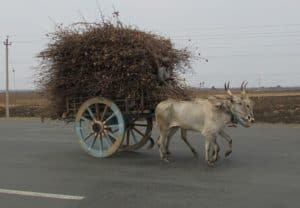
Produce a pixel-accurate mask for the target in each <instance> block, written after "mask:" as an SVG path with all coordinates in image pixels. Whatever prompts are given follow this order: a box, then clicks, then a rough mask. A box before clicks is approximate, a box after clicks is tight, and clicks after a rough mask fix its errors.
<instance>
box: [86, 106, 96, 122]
mask: <svg viewBox="0 0 300 208" xmlns="http://www.w3.org/2000/svg"><path fill="white" fill-rule="evenodd" d="M86 109H87V111H88V112H89V114H90V116H91V117H92V119H93V120H95V116H94V114H93V112H92V111H91V109H90V108H89V107H87V108H86Z"/></svg>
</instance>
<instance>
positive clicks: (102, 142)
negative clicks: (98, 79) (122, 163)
mask: <svg viewBox="0 0 300 208" xmlns="http://www.w3.org/2000/svg"><path fill="white" fill-rule="evenodd" d="M75 130H76V134H77V135H78V138H79V143H80V145H81V146H82V148H83V149H84V150H85V151H86V152H87V153H88V154H90V155H92V156H94V157H99V158H102V157H109V156H111V155H113V154H114V153H115V152H116V151H118V149H119V148H120V146H121V145H122V143H123V138H124V130H125V123H124V118H123V115H122V112H121V111H120V109H119V108H118V107H117V105H116V104H114V103H113V102H112V101H110V100H108V99H106V98H103V97H96V98H91V99H89V100H87V101H86V102H84V103H83V104H82V105H81V106H80V108H79V110H78V113H77V114H76V119H75Z"/></svg>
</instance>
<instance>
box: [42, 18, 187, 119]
mask: <svg viewBox="0 0 300 208" xmlns="http://www.w3.org/2000/svg"><path fill="white" fill-rule="evenodd" d="M48 36H49V38H50V43H49V44H48V45H47V47H46V49H44V50H43V51H41V52H40V53H39V55H38V57H39V58H40V59H41V64H40V67H39V69H38V73H37V75H38V76H37V80H36V81H37V83H38V86H39V88H40V89H42V90H43V91H44V92H46V94H47V97H48V99H49V101H50V103H49V104H50V105H49V106H48V107H49V109H48V110H47V111H48V112H49V113H50V116H51V117H53V118H58V117H60V116H61V115H62V113H63V112H64V111H65V102H66V99H67V98H71V99H72V98H76V97H86V98H88V97H93V96H104V97H108V98H110V99H112V100H113V99H116V98H127V97H130V96H133V95H134V96H139V95H141V93H146V94H147V96H149V97H150V98H153V101H159V100H161V99H165V98H166V97H169V96H173V97H174V96H175V97H182V96H185V93H184V91H183V90H181V89H182V84H183V82H182V80H181V79H180V78H179V74H180V73H182V72H185V70H186V69H187V68H188V66H189V61H190V57H191V56H190V53H189V52H188V50H186V49H176V48H175V47H174V45H173V43H172V42H171V41H170V39H168V38H165V37H162V36H159V35H155V34H152V33H149V32H144V31H141V30H139V29H137V28H134V27H131V26H127V25H124V24H122V23H121V22H120V21H117V22H116V23H113V21H111V20H102V21H101V22H97V23H92V24H91V23H76V24H73V25H71V26H68V27H62V26H58V27H57V30H56V32H54V33H51V34H48ZM160 69H163V70H166V71H167V72H168V75H170V76H169V77H167V79H166V80H162V79H161V78H160V77H159V74H160V73H159V70H160ZM153 103H154V104H155V103H156V102H153Z"/></svg>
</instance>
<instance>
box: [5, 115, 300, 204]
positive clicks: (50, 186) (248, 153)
mask: <svg viewBox="0 0 300 208" xmlns="http://www.w3.org/2000/svg"><path fill="white" fill-rule="evenodd" d="M227 131H228V132H229V133H230V135H231V136H232V138H233V148H234V149H233V153H232V155H231V156H230V157H229V158H227V159H224V156H223V154H224V149H225V148H226V146H225V145H224V142H223V141H222V140H221V139H219V143H220V144H221V149H222V150H223V151H222V152H221V154H222V158H221V159H220V160H219V161H218V163H217V165H216V166H215V167H214V168H209V167H207V166H206V163H205V161H204V157H203V149H204V145H203V141H202V139H200V138H199V136H198V135H197V134H194V133H190V134H189V135H188V136H189V138H190V139H191V141H192V143H193V144H194V145H195V146H197V149H198V152H199V155H200V157H199V159H194V158H193V157H192V154H191V153H190V152H189V150H188V148H187V147H186V146H185V145H184V143H183V142H182V141H180V139H179V137H178V135H176V138H174V139H173V141H172V144H171V151H172V154H173V159H174V162H172V163H170V164H165V163H163V162H161V161H160V159H159V154H158V150H157V148H154V149H153V150H146V149H141V150H140V151H139V152H119V153H117V154H116V155H115V156H114V157H112V158H107V159H96V158H93V157H91V156H89V155H87V154H86V153H85V152H84V151H83V150H82V149H81V147H80V145H79V144H78V142H77V138H76V136H75V133H74V131H73V128H72V126H64V124H62V123H59V122H57V123H56V122H47V123H45V124H42V123H40V122H39V121H38V120H24V119H23V120H5V119H2V120H0V132H1V133H0V144H1V145H0V168H1V169H0V170H1V171H0V192H1V190H2V189H9V190H16V191H30V192H42V193H52V194H63V195H72V196H83V197H84V199H83V200H68V199H54V198H43V197H38V196H23V195H15V194H7V193H0V207H5V208H15V207H26V208H27V207H30V208H34V207H43V208H48V207H49V208H54V207H72V208H74V207H97V208H99V207H125V208H127V207H128V208H132V207H143V208H144V207H164V208H167V207H172V208H175V207H181V208H182V207H189V208H190V207H197V208H199V207H201V208H202V207H210V208H211V207H230V208H235V207H237V208H241V207H243V208H246V207H264V208H266V207H275V208H276V207H278V208H282V207H299V206H300V205H299V203H300V163H299V159H300V151H299V148H300V128H299V126H298V127H297V126H284V125H275V126H272V125H257V126H255V127H253V128H248V129H245V128H241V127H240V128H234V129H228V130H227ZM154 135H157V131H155V130H154Z"/></svg>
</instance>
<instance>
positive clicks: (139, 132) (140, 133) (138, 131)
mask: <svg viewBox="0 0 300 208" xmlns="http://www.w3.org/2000/svg"><path fill="white" fill-rule="evenodd" d="M133 129H134V130H135V131H136V132H137V133H138V134H139V135H141V136H143V137H144V136H145V135H146V134H143V133H142V132H141V131H140V130H138V129H137V128H135V127H133Z"/></svg>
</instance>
